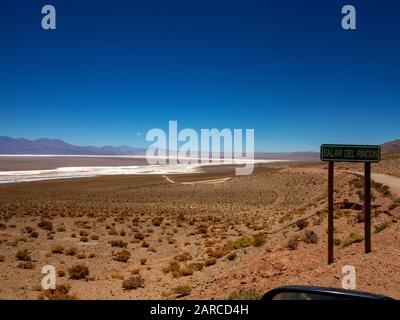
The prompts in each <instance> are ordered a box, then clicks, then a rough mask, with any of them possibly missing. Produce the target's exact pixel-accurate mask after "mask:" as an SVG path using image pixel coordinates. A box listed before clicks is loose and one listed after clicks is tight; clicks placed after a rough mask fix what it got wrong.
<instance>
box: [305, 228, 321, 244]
mask: <svg viewBox="0 0 400 320" xmlns="http://www.w3.org/2000/svg"><path fill="white" fill-rule="evenodd" d="M304 242H305V243H307V244H317V243H318V234H316V233H315V232H314V231H312V230H306V232H305V234H304Z"/></svg>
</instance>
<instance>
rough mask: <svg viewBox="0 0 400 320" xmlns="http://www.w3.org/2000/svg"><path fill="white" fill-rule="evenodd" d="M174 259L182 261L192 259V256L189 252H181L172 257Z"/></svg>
mask: <svg viewBox="0 0 400 320" xmlns="http://www.w3.org/2000/svg"><path fill="white" fill-rule="evenodd" d="M174 260H176V261H179V262H183V261H189V260H192V256H191V255H190V253H189V252H182V253H180V254H178V255H176V256H175V257H174Z"/></svg>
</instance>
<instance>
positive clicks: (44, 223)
mask: <svg viewBox="0 0 400 320" xmlns="http://www.w3.org/2000/svg"><path fill="white" fill-rule="evenodd" d="M38 227H39V228H41V229H43V230H47V231H52V230H53V224H52V223H51V222H50V221H47V220H42V221H40V222H39V223H38Z"/></svg>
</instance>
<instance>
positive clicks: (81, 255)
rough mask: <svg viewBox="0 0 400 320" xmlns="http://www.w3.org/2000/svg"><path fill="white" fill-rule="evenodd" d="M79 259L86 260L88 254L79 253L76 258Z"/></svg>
mask: <svg viewBox="0 0 400 320" xmlns="http://www.w3.org/2000/svg"><path fill="white" fill-rule="evenodd" d="M76 257H77V258H78V259H81V260H82V259H86V253H84V252H81V253H79V254H78V255H77V256H76Z"/></svg>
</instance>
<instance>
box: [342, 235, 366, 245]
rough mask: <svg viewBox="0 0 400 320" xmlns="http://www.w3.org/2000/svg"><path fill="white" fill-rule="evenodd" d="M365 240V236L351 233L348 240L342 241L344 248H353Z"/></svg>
mask: <svg viewBox="0 0 400 320" xmlns="http://www.w3.org/2000/svg"><path fill="white" fill-rule="evenodd" d="M363 240H364V236H363V235H361V234H358V233H351V234H350V235H349V236H348V237H347V238H346V239H344V240H343V241H342V246H343V247H348V246H351V245H352V244H353V243H359V242H362V241H363Z"/></svg>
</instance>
